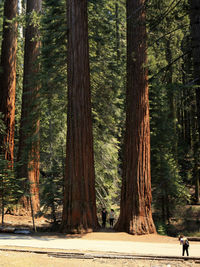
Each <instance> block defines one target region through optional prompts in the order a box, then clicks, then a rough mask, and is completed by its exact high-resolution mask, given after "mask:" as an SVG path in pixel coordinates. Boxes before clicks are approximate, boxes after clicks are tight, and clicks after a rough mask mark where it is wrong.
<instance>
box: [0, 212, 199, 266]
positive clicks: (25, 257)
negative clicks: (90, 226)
mask: <svg viewBox="0 0 200 267" xmlns="http://www.w3.org/2000/svg"><path fill="white" fill-rule="evenodd" d="M5 223H6V225H10V226H13V227H15V226H16V227H20V226H21V227H31V226H32V221H31V218H30V217H28V216H27V217H26V216H23V217H22V216H12V215H6V216H5ZM36 225H37V226H40V227H41V226H45V227H46V226H48V225H49V221H48V220H46V219H45V218H40V219H36ZM35 235H42V236H59V237H62V236H63V235H61V234H59V233H36V234H35ZM65 236H66V235H65ZM67 236H70V237H72V236H71V235H67ZM73 237H79V238H82V239H85V240H112V241H115V240H116V241H134V242H150V243H151V242H153V243H154V242H155V243H177V238H173V237H167V236H160V235H157V234H153V235H143V236H133V235H129V234H127V233H115V232H114V231H113V230H112V229H109V228H106V229H102V230H100V231H99V232H93V233H88V234H85V235H73ZM0 266H2V267H10V266H16V267H21V266H24V267H37V266H40V267H43V266H44V267H46V266H48V267H51V266H52V267H64V266H65V267H112V266H115V267H193V266H199V267H200V262H194V261H190V260H188V261H182V260H177V261H169V260H159V261H158V260H144V259H141V260H138V259H137V260H135V259H117V260H116V259H63V258H55V257H49V256H48V255H40V254H34V253H24V252H23V253H22V252H9V251H1V250H0Z"/></svg>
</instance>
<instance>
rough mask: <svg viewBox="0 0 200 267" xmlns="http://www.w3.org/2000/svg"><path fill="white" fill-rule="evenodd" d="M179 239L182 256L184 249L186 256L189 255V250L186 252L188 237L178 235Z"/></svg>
mask: <svg viewBox="0 0 200 267" xmlns="http://www.w3.org/2000/svg"><path fill="white" fill-rule="evenodd" d="M179 241H180V244H181V245H182V246H183V252H182V256H184V254H185V251H186V254H187V256H189V252H188V248H189V241H188V239H187V238H186V237H185V236H184V235H180V237H179Z"/></svg>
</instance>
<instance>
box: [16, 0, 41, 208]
mask: <svg viewBox="0 0 200 267" xmlns="http://www.w3.org/2000/svg"><path fill="white" fill-rule="evenodd" d="M40 11H41V0H29V1H27V6H26V14H27V27H26V31H25V52H24V76H23V96H22V111H21V124H20V137H19V150H18V164H19V166H18V178H27V182H28V183H27V184H28V186H27V188H24V190H27V192H26V193H28V194H30V198H29V197H28V198H26V197H24V198H23V205H24V208H25V209H26V210H30V208H31V205H32V208H33V211H34V212H37V211H38V210H39V208H40V201H39V161H40V155H39V136H38V135H39V115H38V90H39V85H38V83H37V74H38V72H39V66H38V62H37V59H38V56H39V46H40V42H39V30H38V25H37V21H34V17H35V14H39V12H40ZM29 200H30V201H29Z"/></svg>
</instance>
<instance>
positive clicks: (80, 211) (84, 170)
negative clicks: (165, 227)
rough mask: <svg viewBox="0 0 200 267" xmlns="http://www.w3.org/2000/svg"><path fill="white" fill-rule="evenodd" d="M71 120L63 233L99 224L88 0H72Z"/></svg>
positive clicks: (69, 101)
mask: <svg viewBox="0 0 200 267" xmlns="http://www.w3.org/2000/svg"><path fill="white" fill-rule="evenodd" d="M67 7H68V27H69V33H68V121H67V153H66V178H65V191H64V207H63V218H62V227H61V230H62V231H63V232H81V231H90V230H93V229H96V228H97V227H98V221H97V216H96V196H95V173H94V158H93V136H92V119H91V96H90V75H89V73H90V72H89V47H88V22H87V0H82V1H79V0H69V1H67Z"/></svg>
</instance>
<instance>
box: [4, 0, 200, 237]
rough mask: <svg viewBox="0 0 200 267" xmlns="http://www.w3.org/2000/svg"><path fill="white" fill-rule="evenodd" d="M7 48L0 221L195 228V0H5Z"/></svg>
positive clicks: (199, 93)
mask: <svg viewBox="0 0 200 267" xmlns="http://www.w3.org/2000/svg"><path fill="white" fill-rule="evenodd" d="M0 55H1V61H0V116H1V117H0V211H1V215H2V225H3V224H4V215H5V213H9V212H11V213H14V214H18V215H23V214H24V215H25V214H32V217H33V219H34V218H35V217H37V216H47V215H48V216H50V218H51V220H52V222H53V225H54V229H57V230H58V229H59V230H60V231H62V232H77V231H82V230H83V229H84V231H89V230H95V229H98V228H99V223H101V217H100V213H101V210H102V208H103V207H106V208H107V210H110V209H111V208H113V209H114V210H115V213H116V217H117V218H119V219H118V221H117V223H116V225H115V228H116V230H120V231H126V232H128V233H131V234H147V233H153V232H155V231H156V230H157V231H158V232H160V233H164V234H166V233H169V232H170V233H173V234H176V231H178V230H175V229H174V228H173V227H174V225H175V222H176V223H178V222H179V220H182V221H183V222H184V228H185V229H186V230H188V229H193V230H194V231H198V230H199V209H198V205H199V204H200V196H199V177H200V160H199V159H200V142H199V141H200V76H199V75H200V3H199V1H198V0H170V1H165V0H159V1H158V0H146V1H144V0H126V1H125V0H88V1H87V0H83V1H81V4H80V1H77V0H71V1H68V0H67V1H65V0H56V1H55V0H43V1H42V0H29V1H23V0H0ZM152 214H153V219H152ZM188 214H190V215H189V217H190V218H189V220H192V219H193V221H192V222H190V221H189V220H186V219H187V217H188ZM154 224H155V226H156V230H155V226H154ZM56 227H57V228H56ZM182 229H183V226H182V228H181V230H182ZM188 231H189V230H188Z"/></svg>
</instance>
